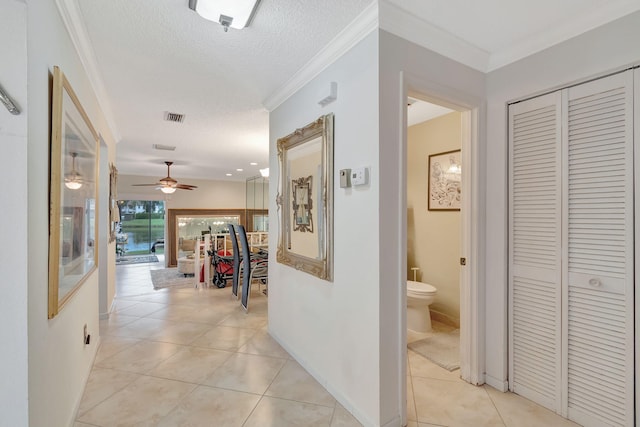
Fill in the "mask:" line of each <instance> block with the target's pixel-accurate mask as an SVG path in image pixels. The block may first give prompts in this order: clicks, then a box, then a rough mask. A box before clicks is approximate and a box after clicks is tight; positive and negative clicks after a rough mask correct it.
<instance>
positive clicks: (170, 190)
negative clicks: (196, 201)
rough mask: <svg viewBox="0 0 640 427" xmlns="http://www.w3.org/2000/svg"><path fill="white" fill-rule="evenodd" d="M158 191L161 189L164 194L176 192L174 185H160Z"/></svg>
mask: <svg viewBox="0 0 640 427" xmlns="http://www.w3.org/2000/svg"><path fill="white" fill-rule="evenodd" d="M160 191H162V192H163V193H164V194H173V193H175V192H176V187H169V186H165V187H160Z"/></svg>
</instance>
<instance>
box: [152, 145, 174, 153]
mask: <svg viewBox="0 0 640 427" xmlns="http://www.w3.org/2000/svg"><path fill="white" fill-rule="evenodd" d="M153 148H154V149H155V150H167V151H174V150H175V149H176V146H175V145H162V144H153Z"/></svg>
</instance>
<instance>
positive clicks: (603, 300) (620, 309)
mask: <svg viewBox="0 0 640 427" xmlns="http://www.w3.org/2000/svg"><path fill="white" fill-rule="evenodd" d="M632 87H633V74H632V73H631V72H626V73H621V74H616V75H614V76H611V77H607V78H603V79H599V80H596V81H593V82H590V83H586V84H582V85H579V86H575V87H572V88H569V89H567V90H565V91H564V94H563V95H564V99H563V110H564V114H565V116H566V126H565V127H564V136H563V145H564V157H565V158H566V169H565V180H564V184H565V186H564V188H565V194H566V195H565V198H564V200H565V207H564V223H565V225H564V227H563V228H564V233H565V234H564V239H563V240H564V241H565V242H566V244H565V245H563V246H564V248H565V254H566V256H565V259H566V260H567V268H566V269H565V278H564V280H563V282H565V286H564V295H563V296H564V298H563V300H564V304H563V313H564V314H565V319H564V323H565V324H566V326H565V328H566V330H567V332H566V334H565V337H564V343H565V345H564V348H565V351H566V355H565V359H564V360H565V366H566V368H565V369H563V373H564V375H565V381H566V383H567V391H566V397H565V399H566V407H567V409H568V412H567V415H568V417H569V418H570V419H572V420H575V421H577V422H579V423H581V424H583V425H587V426H603V425H616V426H618V425H619V426H630V425H633V419H634V413H633V401H634V395H633V393H634V386H633V384H634V362H633V359H634V351H633V331H634V328H633V307H634V301H633V299H634V293H633V283H634V282H633V277H634V268H633V267H634V256H633V254H634V248H633V90H632ZM564 405H565V404H563V406H564Z"/></svg>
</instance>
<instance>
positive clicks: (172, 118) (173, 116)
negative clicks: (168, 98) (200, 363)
mask: <svg viewBox="0 0 640 427" xmlns="http://www.w3.org/2000/svg"><path fill="white" fill-rule="evenodd" d="M164 119H165V121H167V122H176V123H182V122H183V121H184V114H178V113H170V112H168V111H165V112H164Z"/></svg>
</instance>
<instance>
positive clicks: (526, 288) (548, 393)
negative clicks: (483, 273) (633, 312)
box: [509, 92, 562, 411]
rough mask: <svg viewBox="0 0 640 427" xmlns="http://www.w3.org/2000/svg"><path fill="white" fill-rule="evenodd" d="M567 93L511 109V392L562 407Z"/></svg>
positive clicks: (513, 106) (548, 405) (540, 98)
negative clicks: (563, 161) (563, 130)
mask: <svg viewBox="0 0 640 427" xmlns="http://www.w3.org/2000/svg"><path fill="white" fill-rule="evenodd" d="M560 100H561V98H560V92H557V93H555V94H550V95H546V96H542V97H538V98H535V99H532V100H529V101H524V102H520V103H518V104H513V105H510V106H509V134H510V135H509V136H510V138H509V140H510V147H509V148H510V155H511V159H510V160H511V161H510V176H511V179H510V192H509V194H510V204H509V206H510V228H511V232H510V233H509V236H510V242H509V243H510V248H511V250H510V251H509V253H510V268H509V272H510V277H509V282H510V283H509V285H510V292H509V295H510V307H511V308H512V309H511V310H510V322H509V325H510V337H511V339H510V341H509V350H510V355H511V357H510V376H509V382H510V384H509V385H510V389H511V390H512V391H514V392H516V393H518V394H520V395H522V396H525V397H527V398H529V399H531V400H533V401H535V402H538V403H539V404H541V405H543V406H546V407H548V408H549V409H551V410H554V411H559V410H560V406H559V405H560V403H561V385H560V378H561V351H560V349H561V329H560V327H561V315H560V313H561V299H560V298H561V277H562V271H561V236H562V233H561V223H562V216H561V208H562V199H561V187H562V179H561V178H562V176H561V144H560V136H561V132H560V130H561V128H560V114H561V102H560Z"/></svg>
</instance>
